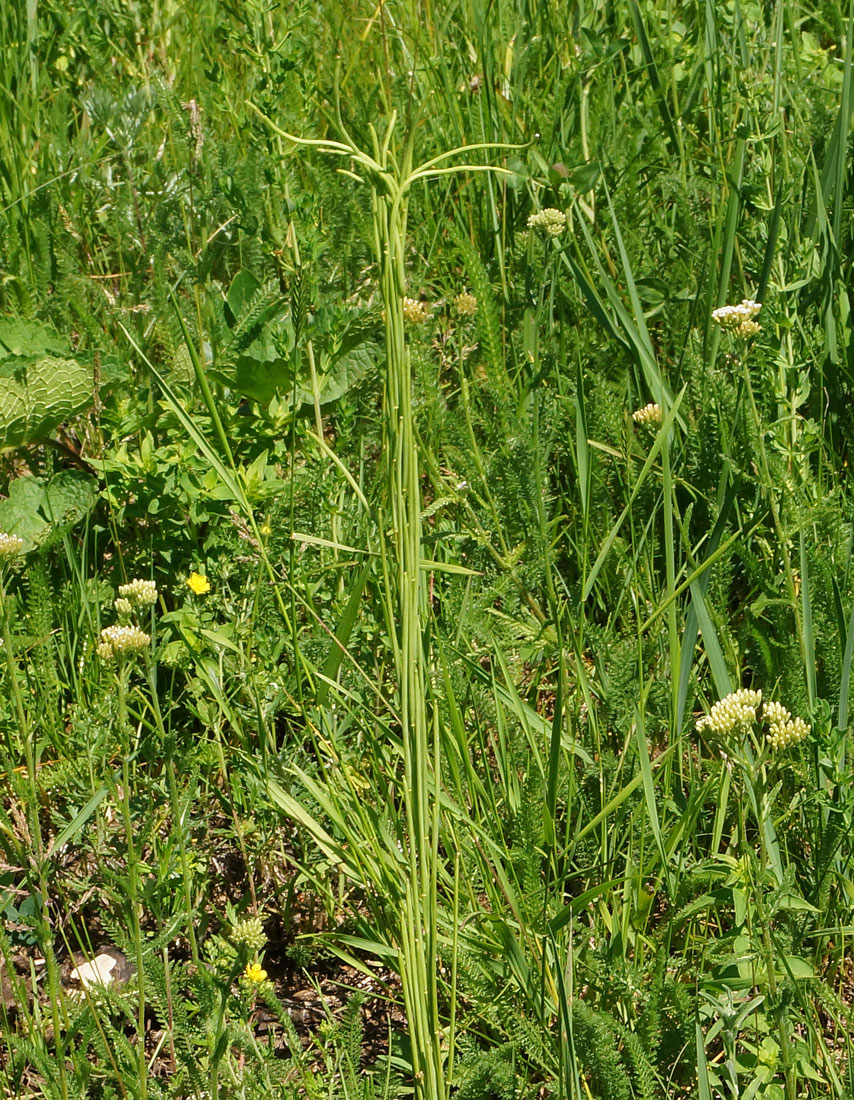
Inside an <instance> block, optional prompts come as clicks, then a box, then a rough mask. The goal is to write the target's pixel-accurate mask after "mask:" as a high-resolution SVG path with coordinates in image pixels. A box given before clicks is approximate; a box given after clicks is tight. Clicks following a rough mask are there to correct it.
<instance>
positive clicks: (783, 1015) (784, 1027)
mask: <svg viewBox="0 0 854 1100" xmlns="http://www.w3.org/2000/svg"><path fill="white" fill-rule="evenodd" d="M742 771H743V774H744V777H745V781H746V783H747V785H748V787H749V789H750V802H751V805H752V807H753V812H754V814H755V816H756V829H757V832H758V834H759V882H758V883H756V884H754V886H755V888H754V890H753V898H754V901H755V904H756V917H757V920H758V921H759V927H760V929H761V933H760V937H761V938H760V943H761V945H762V954H763V955H764V962H765V972H766V981H767V982H768V992H769V994H770V997H771V1005H772V1011H773V1013H774V1017H775V1019H776V1022H777V1033H778V1035H779V1038H780V1052H781V1054H782V1057H783V1073H784V1074H785V1078H786V1097H787V1100H797V1095H798V1091H797V1083H796V1080H795V1066H794V1058H793V1056H792V1044H791V1041H790V1039H789V1022H788V1014H787V1012H786V1006H785V1005H784V1004H783V1002H782V1000H781V998H780V996H779V993H778V987H777V973H776V969H775V965H776V964H775V955H774V945H773V943H772V940H771V924H770V920H769V917H768V913H767V910H766V908H765V888H764V885H763V878H764V875H765V871H766V869H767V868H769V867H770V866H771V861H770V859H769V853H768V843H767V838H766V835H765V786H766V784H765V767H764V764H762V763H761V762H759V761H757V763H756V765H755V767H754V768H751V767H750V766H749V764H748V765H746V766H743V767H742ZM757 776H758V777H759V778H758V779H757ZM739 818H740V821H739V824H740V825H741V828H740V830H739V832H740V839H741V845H742V850H743V854H745V855H747V856H748V857H749V858H750V859H755V858H756V854H755V852H754V849H753V847H752V846H751V845H749V844H748V843H747V837H746V830H745V828H744V821H743V814H742V813H741V811H740V810H739ZM751 877H752V876H751Z"/></svg>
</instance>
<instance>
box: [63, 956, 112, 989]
mask: <svg viewBox="0 0 854 1100" xmlns="http://www.w3.org/2000/svg"><path fill="white" fill-rule="evenodd" d="M117 962H118V960H117V959H114V958H113V957H112V955H96V956H95V958H94V959H92V961H91V962H85V963H81V964H80V966H75V967H74V969H73V970H72V971H71V977H72V979H73V980H74V981H76V982H79V983H80V985H82V986H83V988H84V989H92V987H93V986H96V985H112V983H113V971H114V970H115V968H116V964H117Z"/></svg>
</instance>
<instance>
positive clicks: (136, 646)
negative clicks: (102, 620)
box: [95, 626, 151, 661]
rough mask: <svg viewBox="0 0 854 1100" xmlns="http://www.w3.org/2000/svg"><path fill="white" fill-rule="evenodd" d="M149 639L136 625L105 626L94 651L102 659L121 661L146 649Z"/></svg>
mask: <svg viewBox="0 0 854 1100" xmlns="http://www.w3.org/2000/svg"><path fill="white" fill-rule="evenodd" d="M150 641H151V637H150V636H149V635H148V634H146V633H145V631H144V630H140V629H139V627H138V626H105V627H104V629H103V630H102V631H101V639H100V641H99V642H98V645H97V646H96V649H95V652H96V653H97V654H98V656H99V657H100V658H101V660H102V661H114V660H117V661H123V660H125V659H126V658H128V657H133V656H135V655H136V654H137V653H140V652H141V651H142V650H143V649H146V648H147V646H148V643H149V642H150Z"/></svg>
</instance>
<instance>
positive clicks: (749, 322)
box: [712, 298, 762, 340]
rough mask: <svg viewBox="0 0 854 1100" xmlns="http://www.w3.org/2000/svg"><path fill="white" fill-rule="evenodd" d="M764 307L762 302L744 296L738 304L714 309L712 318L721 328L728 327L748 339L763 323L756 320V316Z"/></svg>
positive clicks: (736, 334) (732, 331)
mask: <svg viewBox="0 0 854 1100" xmlns="http://www.w3.org/2000/svg"><path fill="white" fill-rule="evenodd" d="M760 309H762V303H761V302H754V301H753V299H752V298H743V299H742V300H741V302H739V304H738V305H737V306H721V308H720V309H715V310H713V311H712V320H713V321H714V322H715V324H718V325H720V326H721V328H725V329H727V330H728V331H729V332H731V333H733V335H735V336H741V337H742V339H745V340H746V339H748V338H749V337H751V336H755V335H756V334H757V332H759V330H760V328H761V325H760V324H759V323H758V321H754V319H753V318H754V317H755V316H756V314H757V313H758V312H759V310H760Z"/></svg>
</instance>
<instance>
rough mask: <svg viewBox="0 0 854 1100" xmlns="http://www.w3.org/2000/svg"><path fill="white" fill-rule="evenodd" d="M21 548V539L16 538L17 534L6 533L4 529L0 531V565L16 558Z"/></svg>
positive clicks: (22, 546)
mask: <svg viewBox="0 0 854 1100" xmlns="http://www.w3.org/2000/svg"><path fill="white" fill-rule="evenodd" d="M23 549H24V540H23V539H21V538H18V536H17V535H7V534H6V532H5V531H0V565H2V563H3V562H6V561H12V559H13V558H17V557H18V555H19V554H20V553H21V551H22V550H23Z"/></svg>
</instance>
